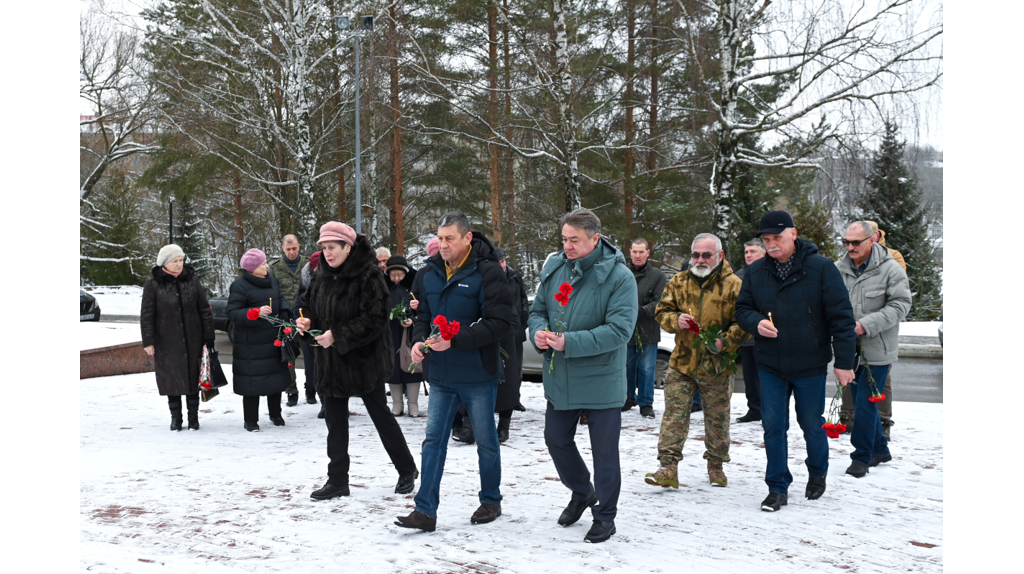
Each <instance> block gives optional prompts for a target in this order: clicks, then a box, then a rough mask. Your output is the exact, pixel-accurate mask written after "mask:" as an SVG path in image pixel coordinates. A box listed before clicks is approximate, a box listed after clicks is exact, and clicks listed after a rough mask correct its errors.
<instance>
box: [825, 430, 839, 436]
mask: <svg viewBox="0 0 1024 574" xmlns="http://www.w3.org/2000/svg"><path fill="white" fill-rule="evenodd" d="M825 434H827V435H828V438H839V431H834V430H830V431H825Z"/></svg>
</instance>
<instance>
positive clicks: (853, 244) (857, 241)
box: [842, 237, 871, 247]
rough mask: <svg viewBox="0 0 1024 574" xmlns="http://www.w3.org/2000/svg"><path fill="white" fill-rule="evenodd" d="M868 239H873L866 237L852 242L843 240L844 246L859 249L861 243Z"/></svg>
mask: <svg viewBox="0 0 1024 574" xmlns="http://www.w3.org/2000/svg"><path fill="white" fill-rule="evenodd" d="M868 239H871V238H870V237H865V238H864V239H857V240H856V241H850V240H847V239H843V240H842V241H843V246H849V245H852V246H854V247H857V246H858V245H860V244H861V243H864V242H865V241H867V240H868Z"/></svg>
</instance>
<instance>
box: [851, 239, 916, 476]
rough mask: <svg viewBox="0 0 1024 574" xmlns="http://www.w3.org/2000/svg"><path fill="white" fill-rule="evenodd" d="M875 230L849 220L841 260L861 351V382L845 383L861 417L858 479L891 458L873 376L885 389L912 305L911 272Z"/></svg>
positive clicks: (854, 467) (856, 440)
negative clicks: (874, 397) (875, 399)
mask: <svg viewBox="0 0 1024 574" xmlns="http://www.w3.org/2000/svg"><path fill="white" fill-rule="evenodd" d="M874 234H875V232H874V230H873V229H871V226H870V225H868V223H867V222H864V221H856V222H854V223H852V224H850V226H849V227H848V228H847V229H846V237H845V238H844V239H843V246H844V247H845V248H846V255H844V256H843V257H841V258H840V259H839V261H837V262H836V267H838V268H839V272H840V273H841V274H842V276H843V281H844V282H845V284H846V287H847V289H848V290H849V292H850V303H851V304H852V305H853V316H854V318H855V319H856V321H857V323H856V327H855V331H856V333H857V335H859V337H858V343H859V345H858V347H859V352H860V354H861V357H860V367H859V368H858V369H857V373H856V375H857V383H856V384H855V385H849V386H847V387H846V389H849V390H850V393H851V395H852V399H853V401H852V402H853V404H854V406H855V418H856V424H855V425H854V426H853V430H852V434H851V436H850V443H851V444H852V445H853V448H854V450H853V453H852V454H851V455H850V458H851V459H852V461H853V462H852V463H851V464H850V467H849V468H848V469H846V474H849V475H850V476H853V477H855V478H861V477H863V476H864V475H865V474H867V473H868V468H869V467H871V466H878V465H879V464H880V463H883V462H889V461H890V460H892V456H891V455H890V454H889V441H888V439H887V437H886V436H885V433H884V431H883V428H882V421H881V419H880V418H879V416H878V405H877V404H876V403H875V402H872V401H870V400H869V398H870V397H871V395H872V394H874V393H873V392H872V389H871V388H870V383H869V381H868V375H869V373H870V375H871V376H872V377H873V378H874V381H875V384H876V385H877V390H878V391H879V392H882V387H883V385H884V384H885V378H886V376H887V375H888V374H889V368H890V367H891V366H892V364H893V363H894V362H896V360H897V359H898V358H899V336H900V321H902V320H903V319H904V318H906V316H907V313H909V312H910V305H911V297H910V281H909V280H908V279H907V273H906V272H905V271H903V269H902V268H901V267H900V265H899V263H897V262H896V260H895V259H894V258H893V256H892V255H891V254H890V253H889V250H888V249H886V248H885V247H882V246H881V245H879V244H877V243H875V240H874ZM846 389H844V390H846Z"/></svg>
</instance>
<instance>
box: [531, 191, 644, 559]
mask: <svg viewBox="0 0 1024 574" xmlns="http://www.w3.org/2000/svg"><path fill="white" fill-rule="evenodd" d="M559 229H561V231H562V247H563V251H562V252H561V253H558V254H556V255H553V256H552V257H550V258H549V259H548V261H547V264H546V265H544V269H543V270H542V271H541V284H540V287H539V288H538V289H537V296H536V297H535V298H534V300H533V307H532V308H531V309H530V319H529V325H530V341H532V342H533V345H534V347H536V348H537V350H538V352H544V353H545V355H544V357H545V362H544V364H545V368H544V398H546V399H547V401H548V406H547V412H546V413H545V416H544V441H545V443H546V444H547V446H548V452H550V453H551V462H553V463H554V465H555V470H557V471H558V477H559V479H561V481H562V484H564V485H565V486H566V487H568V488H569V490H571V491H572V500H571V501H570V502H569V505H568V506H566V508H565V511H564V512H562V515H561V516H560V517H559V518H558V523H559V524H561V525H562V526H569V525H570V524H573V523H575V522H576V521H578V520H579V519H580V517H581V516H583V512H584V511H585V510H586V509H587V508H590V507H593V510H592V513H593V516H594V523H593V525H592V527H591V528H590V531H589V532H587V535H586V536H585V537H584V540H586V541H587V542H604V541H605V540H608V538H609V537H611V535H612V534H615V522H614V519H615V513H616V505H617V502H618V499H619V490H620V487H621V484H622V476H621V473H620V470H619V429H620V427H621V425H622V405H623V403H625V401H626V344H627V343H628V342H629V338H630V337H631V336H632V334H633V325H635V324H636V315H637V307H638V306H639V304H638V298H637V292H636V280H635V279H634V278H633V273H632V272H631V271H630V270H629V268H628V267H626V258H625V257H623V256H622V253H621V252H620V251H619V250H618V248H616V247H615V246H614V245H612V244H611V243H609V242H608V241H607V240H606V239H604V238H603V237H601V220H600V219H598V218H597V216H596V215H594V212H592V211H590V210H589V209H577V210H575V211H573V212H572V213H568V214H566V215H564V216H563V217H562V220H561V221H560V222H559ZM565 285H568V286H570V287H571V290H569V289H568V288H567V287H564V286H565ZM566 294H568V299H566V298H565V296H564V295H566ZM584 413H585V414H586V415H587V419H588V420H589V424H588V428H589V430H590V445H591V449H592V452H593V456H594V482H593V484H591V482H590V471H589V470H587V465H586V463H584V462H583V457H581V456H580V452H579V449H577V448H576V441H575V438H574V437H575V434H576V422H577V421H578V420H579V418H580V415H581V414H584Z"/></svg>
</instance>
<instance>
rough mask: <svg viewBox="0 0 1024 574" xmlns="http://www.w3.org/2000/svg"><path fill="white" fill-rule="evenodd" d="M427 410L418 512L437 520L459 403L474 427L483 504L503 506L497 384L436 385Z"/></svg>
mask: <svg viewBox="0 0 1024 574" xmlns="http://www.w3.org/2000/svg"><path fill="white" fill-rule="evenodd" d="M430 391H431V392H430V405H429V407H430V408H429V409H427V430H426V436H425V437H424V439H423V460H422V462H421V464H420V470H421V471H422V472H423V476H422V478H421V479H420V490H419V492H417V493H416V499H415V502H416V510H418V511H420V512H422V513H423V514H426V515H427V516H429V517H431V518H437V505H438V502H439V501H440V495H441V475H442V474H444V461H445V457H446V456H447V454H448V435H450V434H451V432H452V421H454V420H455V413H456V411H458V409H459V403H463V404H465V405H466V409H467V410H468V411H469V420H470V423H471V424H472V425H473V438H475V439H476V452H477V457H478V459H479V465H480V494H479V496H480V503H481V504H501V491H500V489H499V485H500V484H501V455H500V450H499V449H500V446H499V445H498V429H497V427H496V426H495V425H494V401H495V399H496V398H497V394H498V381H494V382H493V383H468V384H446V385H440V384H435V385H431V387H430Z"/></svg>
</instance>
